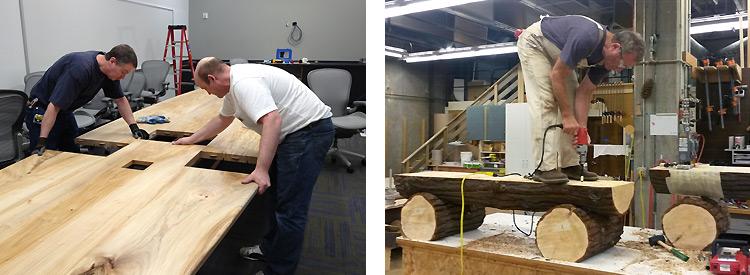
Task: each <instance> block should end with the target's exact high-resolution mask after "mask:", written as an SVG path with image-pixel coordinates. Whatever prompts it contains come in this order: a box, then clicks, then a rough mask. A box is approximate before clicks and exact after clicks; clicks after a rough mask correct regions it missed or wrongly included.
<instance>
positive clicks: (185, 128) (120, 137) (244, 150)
mask: <svg viewBox="0 0 750 275" xmlns="http://www.w3.org/2000/svg"><path fill="white" fill-rule="evenodd" d="M221 104H222V99H220V98H217V97H215V96H213V95H209V94H207V93H206V92H205V90H202V89H201V90H195V91H193V92H189V93H185V94H182V95H180V96H176V97H173V98H170V99H167V100H165V101H162V102H159V103H157V104H155V105H151V106H149V107H146V108H144V109H141V110H139V111H137V112H135V113H134V115H135V117H136V118H138V117H141V116H148V115H157V114H158V115H165V116H167V117H169V119H170V122H169V123H164V124H144V123H139V124H138V127H140V128H141V129H143V130H146V131H147V132H148V133H149V134H150V135H152V136H154V135H164V136H171V137H182V136H186V135H190V134H192V133H195V132H196V131H198V129H200V128H201V127H202V126H203V125H204V124H206V122H208V121H209V120H211V119H212V118H214V117H216V116H218V115H219V110H220V109H221ZM134 140H135V139H134V138H133V137H132V135H131V134H130V130H129V129H128V125H127V123H126V122H125V120H124V119H122V118H120V119H117V120H115V121H112V122H110V123H107V124H105V125H103V126H101V127H99V128H96V129H94V130H92V131H90V132H87V133H85V134H83V135H81V136H79V137H78V138H77V139H76V142H77V143H79V144H81V145H88V146H97V147H123V146H125V145H128V144H130V143H132V142H133V141H134ZM259 144H260V135H259V134H258V133H256V132H255V131H253V130H250V129H248V128H247V127H245V126H244V125H243V124H242V122H240V121H239V120H237V119H235V120H234V122H232V124H231V125H230V126H229V127H228V128H227V129H226V130H224V131H223V132H222V133H220V134H219V135H218V136H216V137H215V138H214V139H213V140H212V141H211V142H210V143H209V144H208V146H206V147H205V148H204V149H203V150H202V151H201V156H202V157H205V158H210V159H221V160H230V161H235V162H245V163H255V161H256V159H257V157H258V146H259Z"/></svg>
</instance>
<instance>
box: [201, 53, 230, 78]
mask: <svg viewBox="0 0 750 275" xmlns="http://www.w3.org/2000/svg"><path fill="white" fill-rule="evenodd" d="M225 66H226V64H224V62H223V61H221V60H219V59H218V58H216V57H212V56H211V57H205V58H203V59H201V60H200V61H198V66H196V67H195V74H196V76H197V77H198V80H200V81H201V82H203V83H208V75H217V74H219V73H220V72H222V71H223V70H224V69H225Z"/></svg>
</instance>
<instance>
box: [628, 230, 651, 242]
mask: <svg viewBox="0 0 750 275" xmlns="http://www.w3.org/2000/svg"><path fill="white" fill-rule="evenodd" d="M632 235H634V236H638V238H639V239H642V240H648V238H651V237H652V236H653V235H654V233H653V232H651V231H649V230H646V229H643V228H639V229H638V230H636V231H635V232H632Z"/></svg>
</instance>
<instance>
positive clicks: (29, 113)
mask: <svg viewBox="0 0 750 275" xmlns="http://www.w3.org/2000/svg"><path fill="white" fill-rule="evenodd" d="M44 112H45V108H43V107H39V106H36V107H31V108H26V116H25V118H24V122H25V123H26V128H28V129H29V150H34V148H35V147H36V144H37V143H38V142H39V132H41V130H42V128H41V127H42V124H41V121H37V120H35V119H34V116H35V115H42V116H43V115H44ZM76 137H78V123H76V117H75V115H73V113H71V112H59V113H57V119H55V125H54V126H52V130H50V131H49V135H47V143H46V144H47V149H52V150H58V151H66V152H75V153H78V152H81V147H80V146H78V144H76V142H75V139H76Z"/></svg>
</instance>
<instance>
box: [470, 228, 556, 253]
mask: <svg viewBox="0 0 750 275" xmlns="http://www.w3.org/2000/svg"><path fill="white" fill-rule="evenodd" d="M466 248H467V249H472V250H478V251H483V252H489V253H496V254H505V255H514V256H524V257H535V256H536V257H540V258H541V257H542V254H541V253H540V252H539V250H538V249H537V247H536V242H534V239H532V238H526V237H519V236H515V235H513V234H510V233H507V232H502V233H500V234H498V235H494V236H490V237H486V238H482V239H478V240H475V241H473V242H470V243H468V244H467V245H466Z"/></svg>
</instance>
